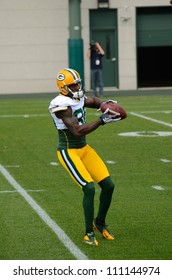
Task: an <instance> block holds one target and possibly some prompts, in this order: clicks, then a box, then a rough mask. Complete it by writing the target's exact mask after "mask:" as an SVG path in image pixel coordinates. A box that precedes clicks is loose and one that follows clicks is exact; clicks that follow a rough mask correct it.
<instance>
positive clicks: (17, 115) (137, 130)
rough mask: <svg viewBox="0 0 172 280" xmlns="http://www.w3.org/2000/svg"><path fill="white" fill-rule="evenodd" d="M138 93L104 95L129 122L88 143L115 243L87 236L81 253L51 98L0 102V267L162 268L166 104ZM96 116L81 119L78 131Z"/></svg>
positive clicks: (170, 202)
mask: <svg viewBox="0 0 172 280" xmlns="http://www.w3.org/2000/svg"><path fill="white" fill-rule="evenodd" d="M145 92H146V94H145V93H144V92H142V91H140V92H139V91H137V92H136V93H135V92H133V94H132V92H131V94H121V95H120V92H119V93H118V94H117V93H115V92H114V93H113V94H112V93H111V94H107V93H106V96H105V97H104V98H103V99H104V100H107V99H113V100H117V101H118V103H119V104H120V105H121V106H123V107H124V108H125V109H126V111H127V113H128V116H127V118H126V119H125V120H122V121H120V122H117V123H112V124H107V125H104V126H102V127H100V128H98V129H97V130H96V131H94V132H93V133H91V134H89V135H87V142H88V143H89V144H90V145H91V146H92V147H94V148H95V149H96V151H97V152H98V153H99V155H100V156H101V157H102V159H103V160H104V161H105V163H106V164H107V167H108V169H109V171H110V173H111V176H112V178H113V180H114V182H115V191H114V195H113V201H112V204H111V208H110V210H109V213H108V216H107V221H106V222H107V224H108V225H109V230H110V231H111V232H113V233H114V235H115V236H116V240H114V241H108V240H105V239H103V238H102V236H101V235H99V233H96V237H97V239H98V241H99V246H97V247H94V246H88V245H86V244H84V243H83V237H84V234H85V232H84V216H83V209H82V198H83V194H82V191H81V190H80V188H79V187H78V186H77V185H76V184H75V183H74V181H72V179H71V178H70V177H69V176H68V174H67V172H66V171H65V170H64V169H63V168H62V167H61V166H60V165H59V163H58V160H57V157H56V146H57V133H56V130H55V127H54V125H53V122H52V119H51V116H50V115H49V112H48V106H49V102H50V100H51V99H52V98H53V97H55V94H48V93H47V94H44V95H42V96H39V95H38V94H37V95H35V96H34V95H25V96H24V95H21V96H19V95H18V96H15V95H14V96H11V95H10V96H8V95H7V96H0V213H1V215H0V228H1V230H0V259H1V260H75V259H90V260H91V259H92V260H171V256H172V242H171V240H172V230H171V229H172V95H171V92H170V91H163V92H162V93H161V92H160V91H158V92H157V93H156V91H152V92H153V93H152V92H151V91H150V92H148V91H145ZM99 115H100V112H97V111H96V110H95V109H87V122H91V121H93V120H96V119H97V118H98V117H99ZM99 194H100V189H99V186H98V185H96V194H95V215H96V212H97V205H98V200H99Z"/></svg>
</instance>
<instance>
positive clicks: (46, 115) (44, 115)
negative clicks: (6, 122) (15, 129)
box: [0, 114, 50, 118]
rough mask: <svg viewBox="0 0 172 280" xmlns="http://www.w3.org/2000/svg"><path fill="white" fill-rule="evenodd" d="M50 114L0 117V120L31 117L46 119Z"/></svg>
mask: <svg viewBox="0 0 172 280" xmlns="http://www.w3.org/2000/svg"><path fill="white" fill-rule="evenodd" d="M48 116H50V114H24V115H0V118H31V117H48Z"/></svg>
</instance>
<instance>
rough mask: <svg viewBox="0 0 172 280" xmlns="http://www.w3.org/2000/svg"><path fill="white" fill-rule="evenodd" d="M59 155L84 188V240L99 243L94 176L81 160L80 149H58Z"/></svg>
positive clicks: (64, 165) (76, 180) (63, 163)
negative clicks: (95, 225)
mask: <svg viewBox="0 0 172 280" xmlns="http://www.w3.org/2000/svg"><path fill="white" fill-rule="evenodd" d="M57 155H58V159H59V161H60V163H61V164H62V166H63V167H64V168H65V169H66V170H67V171H68V173H69V174H70V176H71V177H72V179H73V180H74V181H75V182H76V183H77V184H78V185H79V186H80V187H81V188H82V190H83V193H84V197H83V209H84V216H85V228H86V234H85V236H84V242H85V243H86V244H89V245H98V242H97V240H96V238H95V236H94V233H93V219H94V195H95V186H94V183H93V179H92V177H91V176H90V174H89V173H88V171H87V169H86V168H85V166H84V164H83V162H82V161H81V158H80V149H68V150H62V151H58V152H57Z"/></svg>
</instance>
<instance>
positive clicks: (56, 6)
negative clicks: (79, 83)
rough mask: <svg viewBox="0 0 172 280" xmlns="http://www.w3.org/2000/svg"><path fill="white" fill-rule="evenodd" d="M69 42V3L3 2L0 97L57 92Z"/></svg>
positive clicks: (52, 0)
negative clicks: (57, 82)
mask: <svg viewBox="0 0 172 280" xmlns="http://www.w3.org/2000/svg"><path fill="white" fill-rule="evenodd" d="M67 38H68V1H67V0H65V1H64V0H63V1H61V0H1V1H0V93H23V92H24V93H28V92H49V91H56V84H55V79H56V73H57V71H58V70H59V69H61V68H63V67H64V65H65V66H66V65H67V66H68V50H67V42H66V40H67Z"/></svg>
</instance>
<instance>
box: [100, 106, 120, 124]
mask: <svg viewBox="0 0 172 280" xmlns="http://www.w3.org/2000/svg"><path fill="white" fill-rule="evenodd" d="M108 111H109V108H107V109H106V111H105V112H104V113H103V114H102V115H101V116H100V118H99V120H100V124H101V125H104V124H106V123H111V122H117V121H120V120H121V117H120V114H119V113H117V114H114V115H109V114H108Z"/></svg>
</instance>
